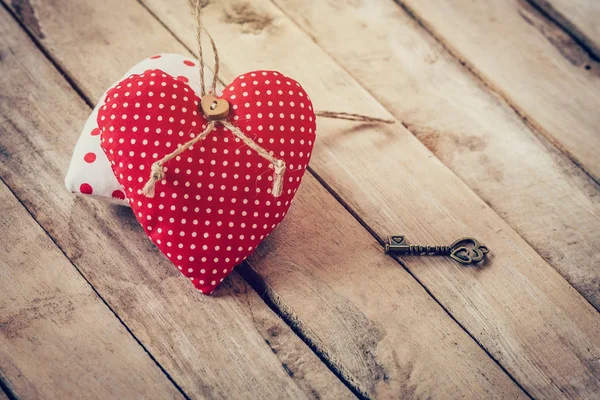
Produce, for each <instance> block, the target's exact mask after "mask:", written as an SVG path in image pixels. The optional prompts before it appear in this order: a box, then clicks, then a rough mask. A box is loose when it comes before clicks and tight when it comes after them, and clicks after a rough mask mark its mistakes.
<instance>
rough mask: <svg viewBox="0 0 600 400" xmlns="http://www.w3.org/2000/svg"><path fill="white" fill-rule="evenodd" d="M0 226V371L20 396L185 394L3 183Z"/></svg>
mask: <svg viewBox="0 0 600 400" xmlns="http://www.w3.org/2000/svg"><path fill="white" fill-rule="evenodd" d="M0 21H2V22H5V21H4V20H1V19H0ZM3 33H4V32H3ZM0 229H1V231H2V240H0V253H1V254H2V258H1V259H0V375H1V376H2V380H4V381H7V385H9V386H10V388H11V390H12V391H14V392H15V394H16V395H17V396H19V397H20V398H24V399H25V398H29V399H33V398H44V399H65V398H89V399H106V398H142V397H143V398H148V399H167V398H169V399H178V398H183V396H182V395H181V393H179V391H178V390H177V388H176V387H175V386H174V385H173V384H172V383H171V382H170V381H169V379H168V378H167V376H166V375H164V374H163V373H162V371H161V370H160V369H159V368H158V366H157V365H156V364H155V363H154V361H153V360H152V359H151V358H150V357H149V356H148V354H147V353H146V352H145V351H144V349H143V348H142V347H141V346H140V345H139V344H138V343H137V342H136V341H135V339H134V338H133V337H132V336H131V335H130V334H129V333H128V332H127V330H126V329H125V327H124V326H123V325H122V324H121V323H120V322H119V320H118V319H117V318H116V317H115V315H114V314H113V313H112V312H111V311H110V310H109V309H108V307H106V305H105V304H104V303H103V302H102V300H101V299H100V298H99V297H98V296H97V295H96V293H94V291H93V290H92V288H91V287H90V286H89V284H88V283H87V282H86V281H85V280H84V279H83V278H82V277H81V275H79V273H78V272H77V270H75V268H73V265H71V263H70V262H69V260H68V259H67V258H66V257H65V256H64V255H63V254H62V253H61V252H60V250H59V249H58V248H57V247H56V245H55V244H54V243H52V241H51V240H50V238H49V237H48V236H47V235H46V234H45V232H44V231H43V230H42V229H41V228H40V226H39V225H38V224H37V223H36V222H35V220H34V219H33V218H31V216H30V215H29V214H28V213H27V211H26V210H25V208H24V207H23V206H22V205H21V204H19V202H18V200H17V199H16V198H15V197H14V196H13V195H12V193H11V192H10V191H9V189H8V188H7V187H6V186H5V185H4V183H2V182H1V181H0ZM109 382H110V384H107V383H109ZM0 393H2V392H1V391H0ZM0 398H1V396H0Z"/></svg>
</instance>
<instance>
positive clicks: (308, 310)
mask: <svg viewBox="0 0 600 400" xmlns="http://www.w3.org/2000/svg"><path fill="white" fill-rule="evenodd" d="M78 4H79V5H80V8H79V9H78V14H79V15H77V16H75V15H72V14H68V13H65V12H61V13H60V14H56V12H57V11H56V9H55V8H53V7H47V8H43V9H41V10H38V15H44V16H45V17H46V18H49V19H52V18H61V20H62V21H63V25H62V26H61V27H60V29H58V28H57V29H56V30H50V29H47V26H48V25H47V24H46V23H45V20H40V24H39V25H40V26H41V29H43V30H44V32H45V37H44V39H43V43H44V45H45V46H48V47H47V48H49V49H52V56H53V57H55V58H56V60H57V62H58V63H59V64H60V65H62V66H63V67H64V68H65V69H68V70H69V71H73V73H74V74H76V75H77V76H76V77H75V76H74V77H73V79H77V80H78V81H81V82H87V87H86V89H85V90H84V92H86V91H87V90H89V91H90V92H89V93H88V92H86V94H87V95H88V96H89V97H94V96H95V95H96V93H100V92H101V91H102V90H104V87H105V86H106V85H107V84H109V82H112V81H113V80H114V79H115V77H114V76H109V75H107V76H105V77H104V78H105V81H104V82H99V81H93V80H91V79H90V80H88V79H86V78H85V76H86V74H88V73H90V74H98V72H97V71H90V70H91V69H94V68H96V69H100V68H105V67H106V69H108V70H110V69H113V67H111V66H106V63H108V62H113V60H114V62H115V63H119V62H122V61H123V59H124V60H125V61H128V62H129V63H131V64H133V63H134V62H136V61H137V58H139V57H142V55H138V54H135V52H136V51H140V43H139V41H138V40H137V39H135V38H138V37H145V36H148V35H147V32H146V31H145V29H146V28H145V27H147V26H148V25H150V23H148V22H142V23H140V24H128V22H127V21H130V20H141V19H143V18H148V19H150V20H151V21H153V19H152V17H151V16H150V15H149V14H147V13H146V11H145V10H144V9H143V8H142V7H141V6H140V5H139V4H137V3H135V2H132V3H128V6H127V7H122V2H116V1H107V2H102V3H98V2H92V1H90V2H87V3H82V2H78ZM84 4H87V8H85V7H82V5H84ZM118 5H121V10H122V12H121V14H120V17H119V18H115V19H113V20H112V23H113V24H115V25H127V26H128V29H129V36H128V37H131V38H132V39H131V40H128V41H125V40H124V41H122V42H121V43H120V49H119V50H118V51H120V53H119V57H111V58H110V59H108V60H105V59H102V58H98V59H96V58H92V59H89V60H86V62H85V64H78V63H79V62H80V59H79V58H77V57H73V56H72V51H71V49H70V47H69V46H66V45H64V44H62V43H61V41H62V40H64V38H65V37H79V36H80V35H81V33H82V32H83V31H84V30H88V29H91V30H98V32H102V35H101V36H99V37H97V38H96V41H95V42H93V43H86V45H87V46H92V47H93V46H110V45H108V44H107V43H114V41H115V40H116V36H115V37H113V36H112V35H113V34H115V35H118V32H116V33H115V32H114V30H111V29H101V26H102V24H103V22H102V21H105V20H106V19H107V18H106V17H107V16H108V15H110V12H111V10H113V9H114V8H116V7H117V6H118ZM62 9H67V10H68V9H69V7H62ZM92 13H93V15H94V16H95V18H93V19H91V18H90V19H88V18H85V17H86V16H88V15H90V14H92ZM81 15H82V16H84V18H82V19H80V16H81ZM144 16H145V17H144ZM65 21H68V23H65ZM155 23H156V22H155ZM95 24H98V25H95ZM153 40H154V43H156V42H160V43H162V45H163V46H165V45H169V40H171V41H173V42H174V41H175V39H174V38H173V37H172V36H171V35H170V34H168V33H166V31H165V32H163V33H162V34H161V33H158V32H157V34H156V35H155V36H153ZM152 46H153V45H152V43H150V42H148V43H146V44H144V47H143V48H142V50H144V51H146V52H148V53H151V52H153V51H156V50H155V49H154V48H153V47H152ZM170 46H174V45H173V44H170ZM104 51H105V50H102V49H99V50H98V52H97V54H102V53H103V52H104ZM118 74H120V71H118V72H115V75H116V76H118ZM40 135H42V137H40V138H35V139H32V143H31V144H22V145H20V143H22V142H18V141H17V139H15V138H12V136H11V141H10V142H9V143H12V144H15V141H16V145H15V148H16V149H18V148H20V147H21V146H22V147H31V148H33V149H34V151H33V154H45V153H44V152H41V151H39V150H38V148H37V145H38V144H40V143H43V140H47V139H48V138H47V137H53V136H52V133H45V132H41V133H40ZM14 136H16V135H14ZM16 137H17V138H18V136H16ZM53 140H56V139H53ZM56 147H57V148H59V147H58V146H56ZM65 147H66V146H62V150H61V151H62V152H61V154H62V155H63V156H64V154H65V153H66V152H67V151H68V150H67V149H66V148H65ZM11 149H13V147H12V146H11ZM10 154H11V155H12V154H13V152H12V151H11V153H10ZM20 157H26V158H25V159H23V158H20ZM14 158H15V159H14V160H13V161H12V162H11V163H10V165H11V167H12V168H14V169H15V170H16V172H15V173H14V174H15V176H14V177H13V179H12V182H15V181H17V180H18V181H26V180H28V179H35V180H37V179H44V180H49V181H51V182H52V183H51V185H54V184H56V183H55V182H56V180H58V179H59V178H57V177H55V176H54V175H53V177H47V176H44V177H40V178H38V177H36V175H35V174H36V173H37V172H29V171H28V170H27V169H26V168H23V167H22V166H23V165H40V164H41V163H45V162H51V163H53V164H52V165H55V166H56V167H53V168H55V169H57V170H60V171H62V170H63V169H62V167H63V164H60V165H59V164H58V163H57V161H56V160H54V157H52V158H50V159H49V160H47V159H44V160H39V159H37V158H35V157H33V156H31V152H24V151H22V152H18V154H14ZM51 160H54V161H51ZM35 170H36V169H35V168H33V171H35ZM56 185H58V184H56ZM19 195H21V196H22V197H23V199H25V201H27V204H28V205H29V206H30V207H31V209H32V210H33V212H34V213H35V214H36V216H37V217H38V218H39V219H40V220H41V222H42V223H43V224H45V225H48V226H51V227H54V228H53V229H54V230H55V232H56V235H55V236H57V238H56V240H57V241H58V242H59V243H60V244H61V246H63V248H64V249H65V251H66V252H67V254H72V255H77V254H79V252H78V251H77V249H78V246H77V244H76V243H74V241H73V240H69V239H68V238H64V236H65V235H64V234H63V233H62V232H63V230H62V229H60V228H61V227H60V226H57V225H58V224H60V223H61V222H60V221H54V219H53V218H45V217H44V216H43V215H42V213H40V212H39V206H40V205H41V204H44V202H45V201H48V197H47V195H44V192H42V193H41V194H40V193H39V192H34V191H33V190H32V189H27V188H25V189H21V190H19ZM67 202H68V201H67ZM81 203H82V204H83V205H85V207H86V209H84V210H83V211H86V210H88V211H90V212H98V208H95V207H94V208H92V203H91V202H90V203H88V202H84V201H81ZM296 203H297V204H298V205H297V206H296V205H295V206H294V207H295V208H297V211H295V214H294V215H293V216H291V217H290V218H288V219H287V220H286V222H285V223H284V225H283V226H289V227H290V228H289V229H290V230H289V231H288V232H292V236H288V235H286V240H285V242H286V243H285V244H284V245H281V246H278V247H280V248H281V250H282V251H285V250H286V249H287V251H289V254H290V255H289V257H287V258H282V259H281V260H282V263H281V264H279V262H277V264H278V265H279V266H280V267H281V269H280V272H283V273H284V274H283V275H280V276H282V277H283V278H284V279H282V280H281V281H280V283H281V285H279V284H278V287H277V293H278V294H279V295H281V300H278V299H276V298H275V297H274V296H273V295H272V292H271V291H270V293H271V295H270V299H271V300H273V301H274V303H276V304H277V307H280V308H284V309H285V310H286V316H287V317H288V318H289V319H290V320H292V321H291V322H292V323H293V325H294V326H295V328H296V329H298V331H299V332H301V333H302V334H303V335H304V336H305V337H306V339H307V340H308V341H310V342H311V343H312V344H313V345H314V346H315V348H316V351H317V352H319V354H320V355H321V356H322V357H324V358H325V359H326V360H328V362H329V363H330V364H331V365H332V367H333V368H335V369H337V370H338V372H339V374H340V375H342V376H343V377H344V378H345V379H346V380H347V381H348V382H349V383H350V384H351V385H352V386H354V387H355V388H356V390H358V391H361V392H363V393H365V394H367V395H369V396H371V395H372V396H381V397H386V396H387V397H398V396H399V395H405V396H406V397H409V396H411V395H412V396H414V397H416V396H417V395H419V397H428V396H430V397H446V398H448V397H450V398H459V397H467V398H474V397H475V398H476V397H479V398H481V397H508V398H522V397H524V395H523V393H522V392H521V391H520V390H519V389H518V388H517V387H516V386H515V384H514V383H513V382H512V381H511V380H510V379H509V377H508V376H507V375H506V374H504V373H503V372H502V371H501V370H500V368H499V367H498V366H497V365H496V364H494V363H493V361H492V360H491V359H489V358H488V357H487V355H486V354H485V353H484V352H483V351H482V350H481V349H480V348H479V347H478V346H477V345H476V343H475V342H474V341H473V340H471V339H470V338H469V337H468V335H466V334H465V333H464V331H462V330H461V329H460V327H459V326H458V325H457V324H456V323H455V322H454V321H452V320H451V318H450V317H448V315H446V313H445V312H444V311H443V310H442V309H441V307H439V305H437V304H436V303H435V302H434V301H433V300H432V299H431V298H430V297H429V296H428V295H427V293H426V292H425V291H424V290H423V289H422V288H421V287H420V286H419V285H418V284H417V283H416V282H415V281H414V279H413V278H412V277H411V276H410V275H409V274H407V273H406V272H405V271H404V270H403V269H402V268H400V267H399V266H398V264H397V263H396V262H395V261H393V260H392V259H391V258H389V257H386V256H384V255H383V254H382V253H381V250H380V248H379V246H378V245H377V243H376V241H375V240H374V239H373V238H372V237H370V236H369V235H368V233H367V232H366V231H365V230H364V229H363V228H362V227H361V226H360V225H359V224H358V223H357V222H356V221H355V220H354V219H353V218H352V217H351V216H350V215H349V214H348V213H347V212H346V211H345V210H344V209H343V207H342V206H340V205H339V204H338V203H337V202H336V201H335V200H334V199H333V198H332V197H331V196H330V195H329V194H328V193H327V192H326V191H325V190H324V189H323V188H322V187H321V186H320V185H318V184H317V183H316V181H315V180H314V178H312V177H311V176H307V177H306V178H305V186H304V188H303V189H301V190H300V192H299V194H298V198H297V200H296ZM315 204H323V205H324V206H315ZM315 211H317V212H315ZM116 213H124V214H125V215H122V216H121V218H123V217H126V218H125V221H113V219H114V217H116V216H112V217H113V218H112V219H111V220H103V219H102V218H107V215H106V214H101V215H100V216H99V217H98V221H99V222H100V223H102V224H106V226H107V228H104V229H108V227H109V226H110V227H111V228H112V229H115V230H118V229H119V227H118V226H119V224H123V225H124V226H123V227H121V228H120V229H124V230H125V232H124V233H123V234H122V235H120V232H114V233H113V234H115V235H119V239H120V240H123V238H125V237H128V238H129V240H128V241H126V245H127V249H126V251H129V252H133V251H134V249H135V247H134V246H135V245H137V246H140V248H139V250H137V251H136V252H135V254H134V255H133V258H134V259H135V260H140V261H139V262H140V263H141V264H145V263H153V264H159V260H158V259H154V258H152V257H151V256H148V255H147V254H146V252H147V251H148V250H147V249H149V248H150V245H149V243H148V242H147V241H146V240H145V239H141V238H139V237H140V236H142V233H141V230H140V229H139V228H138V227H137V224H135V223H134V222H133V220H132V218H131V216H130V215H129V213H128V212H124V211H122V209H118V211H116ZM78 215H79V217H80V218H85V214H84V213H83V212H82V213H80V214H78ZM332 217H335V220H336V221H338V222H339V224H340V227H341V228H340V229H343V234H340V233H338V232H336V231H334V230H331V229H330V228H329V225H330V224H329V223H324V224H322V223H321V222H320V221H322V220H327V221H329V220H330V219H331V218H332ZM71 225H73V226H74V227H75V228H77V225H76V224H71ZM79 229H82V232H81V234H82V235H87V234H86V229H85V228H79ZM315 231H316V232H322V235H323V236H322V237H324V238H325V239H324V240H322V241H320V243H319V244H318V247H319V249H317V250H315V246H316V244H315V242H314V240H313V241H306V242H302V241H300V242H299V241H298V240H295V238H297V237H300V238H302V237H311V236H313V235H314V232H315ZM78 234H79V233H78ZM136 237H137V238H136ZM340 237H345V238H348V239H345V240H344V242H343V243H340ZM315 239H316V237H315ZM96 240H98V239H96ZM104 240H105V239H104V238H103V237H100V242H101V243H103V242H104ZM89 241H90V242H93V238H89ZM266 246H269V245H268V244H266ZM105 247H106V248H110V247H108V246H105ZM153 253H156V252H155V251H153ZM315 254H318V255H319V256H318V257H317V258H316V259H315ZM341 254H343V255H344V258H343V261H342V258H341ZM82 255H85V254H84V253H82ZM96 256H97V255H96ZM111 257H115V255H111ZM287 260H291V261H287ZM77 262H78V263H79V262H82V260H81V259H78V260H77ZM270 262H272V261H270ZM163 264H164V263H163ZM163 264H160V265H163ZM85 265H86V263H84V262H82V268H84V267H85ZM261 265H262V264H261V263H260V262H254V266H255V268H256V270H260V268H261ZM288 265H290V266H301V268H302V271H300V272H298V271H295V272H294V274H290V275H289V276H285V271H287V270H288V269H290V268H289V267H287V268H286V266H288ZM325 270H331V273H332V274H335V275H334V276H337V277H338V278H336V279H337V281H338V282H337V283H336V281H335V280H331V279H330V277H329V276H326V275H323V274H322V271H325ZM169 271H171V269H169ZM292 272H293V271H292ZM90 273H93V271H90ZM163 273H164V274H166V273H167V271H165V272H163ZM349 273H351V274H349ZM362 273H365V274H366V276H365V277H364V279H362V282H358V281H357V280H356V279H357V276H358V275H360V274H362ZM96 275H97V274H96ZM121 275H123V274H121ZM171 275H177V274H175V273H173V274H170V273H169V276H171ZM91 279H92V282H94V284H95V285H97V286H99V290H100V289H103V290H109V291H111V292H112V291H114V290H115V289H113V287H111V286H110V285H106V283H105V281H106V278H104V277H98V279H94V277H92V278H91ZM131 279H134V278H133V276H132V275H130V274H129V275H124V276H121V277H120V281H122V285H126V284H127V281H128V280H131ZM234 279H235V277H234ZM181 280H182V279H181V278H180V277H179V278H177V281H176V282H175V279H171V281H172V283H171V285H175V284H178V282H180V281H181ZM144 281H145V283H144V285H146V286H147V290H153V287H154V286H160V283H158V281H156V280H148V279H147V278H146V279H144ZM380 281H384V282H390V283H393V285H394V286H393V288H391V287H390V290H389V294H387V295H386V297H381V295H380V294H378V293H377V291H376V289H377V288H378V287H379V285H380ZM259 284H260V282H259ZM129 286H131V284H129ZM156 290H159V289H156ZM269 290H270V289H269ZM309 290H313V291H314V293H313V292H308V295H306V296H305V294H307V291H309ZM162 293H164V295H165V296H168V292H166V291H164V292H161V293H159V294H158V295H159V296H160V295H161V294H162ZM226 294H227V290H225V291H224V289H220V290H219V291H218V292H217V295H218V296H219V297H222V296H224V295H226ZM284 295H285V297H284ZM190 296H194V295H193V293H192V294H190ZM372 296H375V298H376V299H379V300H377V304H379V303H380V302H381V300H383V299H386V304H381V309H379V307H378V306H376V305H374V304H373V300H371V297H372ZM387 296H389V297H387ZM252 298H254V297H252ZM202 300H203V301H206V302H208V301H210V300H204V298H202ZM226 300H227V299H221V300H220V301H221V302H225V301H226ZM115 301H118V300H115ZM194 301H196V300H195V297H194V298H193V299H190V300H189V301H188V303H189V304H190V307H191V306H192V305H193V304H194ZM296 309H297V310H298V311H297V312H296ZM122 311H123V312H125V311H127V310H122ZM215 312H218V310H217V311H215ZM243 312H245V313H246V314H248V315H250V316H252V318H253V319H256V320H258V321H261V320H262V319H264V318H263V317H260V314H259V313H258V310H257V306H255V305H254V304H251V305H250V306H247V307H245V308H244V309H243ZM128 313H130V311H128ZM298 315H302V317H303V318H302V319H300V318H298V317H297V316H298ZM165 318H168V316H166V317H165ZM190 318H195V317H193V316H190ZM126 322H127V323H130V321H129V320H128V319H126ZM193 322H194V321H191V322H190V323H193ZM256 325H258V328H256V329H258V330H259V331H260V332H261V333H262V334H263V337H264V338H265V340H267V341H268V342H269V344H270V346H271V347H272V349H273V351H274V352H276V353H277V356H278V357H279V359H280V361H281V362H282V363H285V364H286V365H287V366H288V367H289V368H290V370H291V371H292V373H293V375H294V378H297V379H299V380H300V381H302V380H304V379H306V378H304V377H303V374H309V373H311V374H312V375H311V376H313V377H314V376H317V375H319V374H322V373H321V372H319V370H318V369H316V368H314V366H311V365H310V364H309V363H307V362H306V361H305V358H306V355H302V354H299V353H298V352H296V351H291V350H290V349H289V348H288V349H287V350H286V349H285V348H284V345H285V344H286V341H282V338H283V335H282V332H285V330H282V329H281V328H280V327H278V326H277V325H276V324H274V323H272V322H271V323H269V324H267V323H257V324H256ZM197 329H199V328H196V330H197ZM286 329H287V328H286ZM207 331H208V332H210V329H208V330H207ZM156 334H157V332H156V331H153V332H149V334H148V335H147V336H148V337H149V340H154V336H155V335H156ZM236 340H237V341H239V342H242V343H243V340H240V339H236ZM165 345H166V344H165ZM288 347H291V346H288ZM175 356H176V357H182V355H181V354H177V355H175ZM160 361H161V362H163V365H165V363H164V360H162V359H160ZM302 366H304V368H301V367H302ZM169 367H170V366H169ZM167 370H169V371H171V369H170V368H167ZM313 370H314V371H313ZM174 376H178V375H174ZM178 379H181V378H180V377H179V376H178ZM324 385H325V384H324ZM315 386H317V387H320V386H318V385H316V384H315ZM328 389H329V390H328V391H326V392H325V394H323V390H321V391H319V392H317V393H318V394H319V395H321V396H330V397H333V398H338V397H340V395H339V394H336V392H335V387H334V386H332V385H331V384H329V386H328Z"/></svg>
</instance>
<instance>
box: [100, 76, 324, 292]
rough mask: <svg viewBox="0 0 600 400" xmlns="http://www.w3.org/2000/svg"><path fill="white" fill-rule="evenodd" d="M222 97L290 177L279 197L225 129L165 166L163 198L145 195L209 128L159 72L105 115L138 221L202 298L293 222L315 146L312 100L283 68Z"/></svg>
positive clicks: (193, 103)
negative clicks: (292, 209)
mask: <svg viewBox="0 0 600 400" xmlns="http://www.w3.org/2000/svg"><path fill="white" fill-rule="evenodd" d="M220 97H221V98H224V99H226V100H227V101H228V102H229V103H230V106H231V113H230V115H229V117H228V119H229V121H231V122H232V123H233V124H235V125H236V126H237V127H238V128H240V129H241V130H242V131H243V132H244V133H245V134H246V135H248V136H249V137H251V138H252V139H253V140H255V141H256V142H257V143H258V144H259V145H260V146H262V147H264V148H265V149H266V150H268V151H270V152H271V153H272V154H273V155H275V156H276V157H278V158H281V159H283V160H284V161H285V162H286V165H287V171H286V174H285V177H284V182H283V193H282V195H281V196H280V197H277V198H276V197H274V196H273V195H272V194H271V188H272V179H273V169H272V165H271V164H270V163H269V162H267V161H266V160H265V159H263V158H262V157H261V156H259V155H258V154H257V153H256V152H254V151H253V150H252V149H250V148H248V147H247V146H246V145H245V144H244V143H243V142H241V140H240V139H239V138H237V137H235V136H234V135H233V134H232V133H231V132H229V131H228V130H227V129H225V128H224V127H223V126H222V125H219V124H218V125H217V127H216V128H215V129H214V130H213V131H212V132H211V133H210V134H209V135H208V136H207V137H206V138H205V139H204V140H202V141H201V142H199V143H197V144H195V145H194V146H192V147H191V148H190V149H188V150H186V151H184V152H183V153H181V154H180V155H179V156H177V157H176V158H174V159H173V160H171V161H169V162H167V163H166V164H165V166H164V170H165V175H166V179H164V180H163V181H160V182H157V185H156V194H155V197H154V198H147V197H145V196H144V195H142V194H141V189H142V187H143V186H144V184H145V182H146V181H147V180H148V177H149V173H150V168H151V165H152V163H153V162H155V161H157V160H159V159H161V158H162V157H163V156H165V155H166V154H168V153H170V152H172V151H173V150H174V149H176V148H177V147H178V146H179V145H181V144H183V143H185V142H186V141H188V140H190V139H191V138H193V137H194V136H195V135H198V134H199V133H200V132H202V130H203V129H204V128H205V127H206V120H205V118H204V116H203V115H202V113H201V112H200V111H199V102H200V99H199V98H198V97H197V96H196V94H195V93H194V91H193V90H192V89H191V88H190V87H189V86H188V85H187V84H186V83H185V82H182V81H180V80H177V79H175V78H174V77H172V76H170V75H169V74H167V73H165V72H163V71H161V70H158V69H153V70H148V71H145V72H144V73H142V74H136V75H131V76H130V77H128V78H127V79H125V80H123V81H122V82H121V83H120V84H119V85H117V86H116V87H115V88H114V89H112V90H111V91H109V92H108V93H107V96H106V100H105V104H104V105H103V106H102V107H101V108H100V112H99V114H98V125H99V127H100V130H101V146H102V148H103V150H104V152H105V153H106V155H107V157H108V159H109V161H110V163H111V165H112V168H113V171H114V173H115V176H116V177H117V179H118V181H119V182H120V184H121V185H122V186H123V188H124V189H125V195H126V196H127V198H128V199H129V202H130V205H131V207H132V208H133V211H134V213H135V216H136V218H137V219H138V221H139V222H140V223H141V225H142V226H143V227H144V229H145V231H146V233H147V234H148V236H149V237H150V238H151V239H152V241H153V242H154V243H155V244H156V245H157V246H158V248H159V249H160V250H161V251H162V252H163V253H164V254H165V255H166V256H167V257H168V258H169V259H170V260H171V261H172V262H173V263H174V264H175V265H176V266H177V267H178V268H179V270H180V271H181V272H182V273H183V274H184V275H185V276H187V277H188V278H190V279H191V281H192V282H193V284H194V285H195V286H196V288H198V289H199V290H200V291H201V292H202V293H207V294H208V293H211V292H212V291H213V290H214V289H215V287H216V286H217V285H218V284H219V283H220V282H221V281H222V280H223V279H224V278H225V277H226V276H227V275H228V274H229V273H230V272H231V270H232V268H233V267H234V266H235V265H238V264H239V263H240V262H241V261H242V260H244V259H245V258H246V257H248V255H250V254H251V253H252V251H254V249H255V248H256V246H257V245H258V244H259V243H260V242H261V241H262V240H263V239H264V238H265V237H266V236H267V235H268V234H269V233H270V232H271V231H272V230H273V229H274V228H275V227H276V226H277V224H279V222H281V220H282V219H283V217H284V216H285V215H286V213H287V211H288V208H289V206H290V202H291V200H292V198H293V197H294V195H295V193H296V190H297V189H298V186H299V185H300V182H301V180H302V176H303V175H304V171H305V170H306V167H307V165H308V162H309V160H310V156H311V152H312V148H313V145H314V140H315V130H316V124H315V114H314V111H313V108H312V103H311V101H310V99H309V97H308V96H307V94H306V92H305V91H304V90H303V89H302V87H301V86H300V85H299V84H298V83H297V82H296V81H294V80H292V79H290V78H287V77H285V76H283V75H282V74H280V73H278V72H274V71H255V72H249V73H247V74H244V75H241V76H239V77H237V78H236V79H235V80H234V81H233V82H232V83H231V84H230V85H229V86H227V87H226V88H225V89H224V90H223V93H222V95H221V96H220Z"/></svg>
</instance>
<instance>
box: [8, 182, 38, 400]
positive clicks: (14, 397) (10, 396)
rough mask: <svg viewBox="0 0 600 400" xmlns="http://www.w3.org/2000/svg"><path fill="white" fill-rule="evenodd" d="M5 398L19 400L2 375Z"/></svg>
mask: <svg viewBox="0 0 600 400" xmlns="http://www.w3.org/2000/svg"><path fill="white" fill-rule="evenodd" d="M7 187H8V186H7ZM9 190H10V189H9ZM28 212H29V211H28ZM36 222H37V221H36ZM4 397H6V398H8V399H9V400H19V398H18V397H17V395H16V394H15V392H14V390H12V388H11V387H10V384H9V382H8V381H7V380H6V379H5V378H4V376H2V375H0V400H2V399H4Z"/></svg>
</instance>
